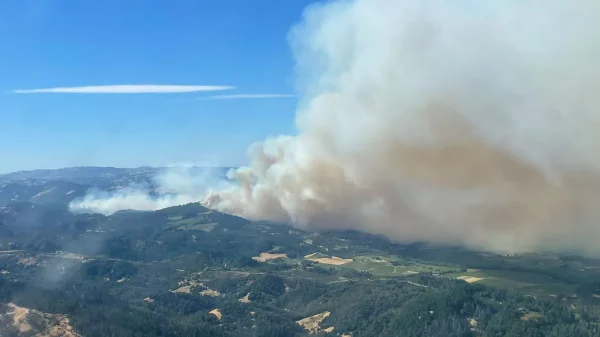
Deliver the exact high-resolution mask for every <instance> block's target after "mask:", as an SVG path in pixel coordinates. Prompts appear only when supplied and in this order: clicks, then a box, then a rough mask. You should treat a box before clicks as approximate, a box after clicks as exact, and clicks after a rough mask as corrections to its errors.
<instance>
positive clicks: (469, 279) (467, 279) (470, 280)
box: [456, 276, 484, 283]
mask: <svg viewBox="0 0 600 337" xmlns="http://www.w3.org/2000/svg"><path fill="white" fill-rule="evenodd" d="M456 279H458V280H463V281H465V282H467V283H474V282H478V281H481V280H483V279H484V278H483V277H474V276H459V277H457V278H456Z"/></svg>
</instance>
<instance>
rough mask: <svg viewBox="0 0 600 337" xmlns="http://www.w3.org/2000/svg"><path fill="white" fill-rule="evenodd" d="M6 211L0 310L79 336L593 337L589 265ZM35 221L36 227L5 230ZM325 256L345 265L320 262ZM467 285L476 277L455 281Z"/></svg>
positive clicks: (201, 218) (264, 231)
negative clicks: (64, 320) (48, 321)
mask: <svg viewBox="0 0 600 337" xmlns="http://www.w3.org/2000/svg"><path fill="white" fill-rule="evenodd" d="M17 206H18V207H17ZM17 206H16V207H17V208H15V211H14V212H13V213H11V214H9V215H10V217H7V219H9V220H10V221H12V222H10V221H9V222H8V223H4V224H3V226H1V227H2V228H3V229H4V231H3V232H0V243H1V244H2V246H3V247H4V249H5V250H4V251H3V252H2V253H0V270H1V271H2V272H1V273H0V302H1V303H5V304H6V303H15V304H16V305H18V306H20V307H25V308H30V309H35V310H38V311H40V312H43V313H52V314H62V315H66V316H67V317H69V320H70V324H71V325H72V327H73V329H74V330H75V331H77V332H78V333H80V334H81V335H83V336H88V337H91V336H102V337H105V336H301V335H307V334H309V332H312V333H313V335H317V336H318V335H339V336H342V335H345V336H398V334H401V335H402V336H409V337H411V336H432V337H433V336H490V337H495V336H498V337H500V336H509V337H510V336H515V337H516V336H519V337H522V336H539V337H542V336H544V337H545V336H598V334H599V333H600V331H599V328H598V321H599V317H600V310H599V308H600V306H599V304H600V303H599V300H598V298H597V297H596V296H598V295H597V291H598V287H597V285H598V284H600V283H598V280H600V273H597V272H595V269H593V267H587V266H594V265H595V263H596V262H597V261H595V260H590V259H583V258H579V257H573V256H564V257H559V256H552V257H548V256H542V255H531V256H519V257H513V256H500V255H489V254H479V253H477V252H470V251H467V250H464V249H462V248H456V247H429V246H427V245H423V244H402V243H398V242H391V241H389V240H387V239H385V238H383V237H380V236H374V235H368V234H365V233H360V232H356V231H342V232H340V231H325V232H320V233H312V232H304V231H300V230H298V229H292V228H291V227H289V226H286V225H281V224H274V223H268V222H250V221H247V220H245V219H242V218H238V217H234V216H230V215H227V214H222V213H218V212H213V211H210V210H208V209H206V208H204V207H202V206H201V205H199V204H189V205H185V206H180V207H173V208H168V209H164V210H160V211H156V212H119V213H117V214H115V215H113V216H109V217H106V216H102V215H84V214H79V215H74V214H70V213H68V212H63V211H62V210H61V208H60V207H59V206H56V205H54V206H51V207H50V206H39V205H38V206H37V207H33V208H31V207H30V208H28V207H24V206H23V205H17ZM22 212H26V213H25V214H24V213H22ZM27 212H28V213H27ZM40 214H41V215H43V216H44V218H45V220H44V221H45V223H44V225H43V226H17V225H16V224H17V223H19V221H25V220H24V219H27V216H29V217H32V216H34V215H35V216H39V215H40ZM15 219H21V220H18V221H16V220H15ZM261 253H263V254H264V253H268V254H271V255H272V256H275V257H278V258H274V259H272V260H261V259H260V258H258V256H259V255H260V254H261ZM277 254H280V255H277ZM334 254H335V256H336V259H338V260H335V261H342V262H341V263H343V264H335V263H334V264H327V262H324V263H322V262H319V261H320V260H319V258H328V257H329V256H333V255H334ZM335 261H334V262H335ZM349 261H352V262H349ZM475 268H477V269H475ZM586 268H587V269H586ZM397 270H401V271H404V272H402V273H400V272H398V273H396V272H397ZM581 270H589V271H586V272H582V271H581ZM490 272H496V273H504V274H501V275H505V276H506V277H507V278H509V277H513V276H515V275H516V276H519V277H521V279H519V282H520V283H519V284H525V283H526V282H527V283H526V284H527V285H528V287H523V286H519V284H517V283H506V284H503V283H502V282H499V281H502V280H503V279H499V278H498V276H497V275H496V274H485V273H490ZM465 273H466V274H465ZM468 273H480V274H484V275H483V276H481V275H479V274H477V275H479V276H480V277H478V278H474V279H473V280H482V281H477V282H473V283H469V282H465V281H464V280H458V279H456V278H457V277H458V276H460V275H467V274H468ZM474 275H475V274H474ZM493 275H496V276H494V277H491V276H493ZM526 278H530V279H526ZM488 280H489V281H490V282H491V281H495V282H497V284H489V283H486V281H488ZM504 281H506V280H504ZM515 285H516V286H515ZM544 287H547V291H546V290H544V289H546V288H544ZM538 288H541V289H542V290H540V289H538ZM544 291H546V292H545V293H544ZM540 294H541V295H540ZM5 321H6V320H4V321H2V322H4V323H2V322H0V324H8V323H6V322H8V321H6V322H5ZM306 322H308V323H306ZM34 325H35V324H34ZM2 335H3V336H4V335H7V336H11V335H15V336H16V335H22V333H20V332H19V331H17V330H15V328H14V327H11V326H10V324H8V325H5V326H4V327H3V328H2Z"/></svg>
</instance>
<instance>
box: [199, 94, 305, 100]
mask: <svg viewBox="0 0 600 337" xmlns="http://www.w3.org/2000/svg"><path fill="white" fill-rule="evenodd" d="M292 97H295V96H294V95H291V94H233V95H215V96H210V97H204V98H201V99H261V98H292Z"/></svg>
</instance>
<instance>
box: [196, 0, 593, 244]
mask: <svg viewBox="0 0 600 337" xmlns="http://www.w3.org/2000/svg"><path fill="white" fill-rule="evenodd" d="M599 32H600V2H599V1H597V0H573V1H565V0H525V1H524V0H503V1H469V0H451V1H441V0H423V1H414V0H354V1H333V2H328V3H325V4H317V5H313V6H311V7H309V8H308V9H307V10H306V11H305V14H304V16H303V19H302V22H301V23H300V24H299V25H297V26H296V27H294V28H293V30H292V31H291V33H290V41H291V45H292V49H293V51H294V54H295V56H296V61H297V70H298V75H299V76H298V83H299V85H298V91H299V92H300V94H301V95H302V96H301V97H303V99H302V100H301V102H300V104H299V108H298V112H297V123H296V124H297V130H298V133H297V135H295V136H280V137H273V138H269V139H266V140H265V141H264V142H262V143H259V144H255V145H253V146H252V147H251V148H250V150H249V155H250V157H251V164H250V165H249V166H248V167H243V168H240V169H236V170H233V171H231V172H230V173H229V176H230V178H231V179H233V180H235V181H237V183H238V184H237V185H236V186H235V187H229V188H225V189H221V190H216V191H213V192H212V193H210V194H209V195H208V197H207V198H206V199H205V203H206V204H207V205H208V206H209V207H212V208H215V209H217V210H220V211H224V212H229V213H234V214H237V215H240V216H243V217H247V218H250V219H267V220H276V221H291V222H293V223H295V224H297V226H300V227H304V228H324V227H327V228H353V229H360V230H364V231H368V232H372V233H378V234H384V235H387V236H389V237H391V238H394V239H397V240H401V241H413V240H419V241H421V240H425V241H429V242H433V243H441V244H459V245H466V246H468V247H472V248H476V249H485V250H492V251H501V252H521V251H537V250H549V249H561V250H569V251H583V252H586V253H590V254H597V253H600V245H598V244H597V242H596V241H597V238H598V237H599V236H600V226H599V225H598V220H599V219H600V207H598V204H599V201H600V147H599V145H600V143H599V138H600V131H599V130H600V128H599V126H600V93H599V90H600V66H598V62H599V60H600V34H599Z"/></svg>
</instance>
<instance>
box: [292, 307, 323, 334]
mask: <svg viewBox="0 0 600 337" xmlns="http://www.w3.org/2000/svg"><path fill="white" fill-rule="evenodd" d="M329 315H331V312H329V311H325V312H322V313H320V314H316V315H313V316H310V317H306V318H303V319H301V320H299V321H296V323H297V324H298V325H300V326H301V327H303V328H304V329H305V330H306V331H308V333H309V334H314V333H318V332H319V331H321V327H320V325H319V324H321V322H322V321H323V320H324V319H325V318H327V317H329Z"/></svg>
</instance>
